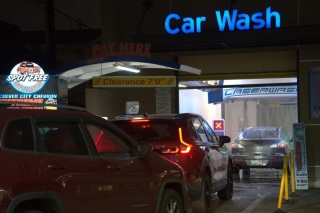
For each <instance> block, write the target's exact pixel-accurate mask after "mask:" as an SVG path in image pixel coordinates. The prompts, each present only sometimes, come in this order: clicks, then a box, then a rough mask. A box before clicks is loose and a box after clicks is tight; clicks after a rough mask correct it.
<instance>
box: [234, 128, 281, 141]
mask: <svg viewBox="0 0 320 213" xmlns="http://www.w3.org/2000/svg"><path fill="white" fill-rule="evenodd" d="M261 138H264V139H275V138H279V131H278V130H276V129H247V130H243V131H241V133H240V134H239V136H238V138H237V140H250V139H261Z"/></svg>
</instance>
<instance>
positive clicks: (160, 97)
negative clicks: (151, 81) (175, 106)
mask: <svg viewBox="0 0 320 213" xmlns="http://www.w3.org/2000/svg"><path fill="white" fill-rule="evenodd" d="M170 113H171V88H165V87H159V88H156V114H170Z"/></svg>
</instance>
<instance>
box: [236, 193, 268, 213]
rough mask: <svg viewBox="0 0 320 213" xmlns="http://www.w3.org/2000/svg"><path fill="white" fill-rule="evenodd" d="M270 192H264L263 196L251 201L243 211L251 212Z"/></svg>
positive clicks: (245, 212)
mask: <svg viewBox="0 0 320 213" xmlns="http://www.w3.org/2000/svg"><path fill="white" fill-rule="evenodd" d="M269 194H271V192H268V193H267V194H264V195H262V196H260V197H259V198H257V199H256V200H255V201H254V202H253V203H251V205H250V206H248V207H247V208H245V210H243V211H242V212H241V213H250V212H251V211H252V209H254V208H255V207H256V206H257V205H258V204H259V203H260V202H261V201H262V200H263V199H265V198H266V197H267V196H268V195H269Z"/></svg>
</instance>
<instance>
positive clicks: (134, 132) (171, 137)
mask: <svg viewBox="0 0 320 213" xmlns="http://www.w3.org/2000/svg"><path fill="white" fill-rule="evenodd" d="M113 123H114V124H115V125H117V126H118V127H120V128H121V129H122V130H123V131H125V132H126V133H127V134H128V135H129V136H130V137H132V138H133V139H134V140H136V141H138V142H150V143H152V142H159V141H161V142H172V141H179V131H178V126H177V125H176V123H175V122H174V121H172V120H147V121H145V122H143V121H140V122H131V121H114V122H113Z"/></svg>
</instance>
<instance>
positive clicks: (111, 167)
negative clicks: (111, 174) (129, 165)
mask: <svg viewBox="0 0 320 213" xmlns="http://www.w3.org/2000/svg"><path fill="white" fill-rule="evenodd" d="M107 169H111V170H119V169H121V166H120V165H114V164H109V165H108V166H107Z"/></svg>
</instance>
